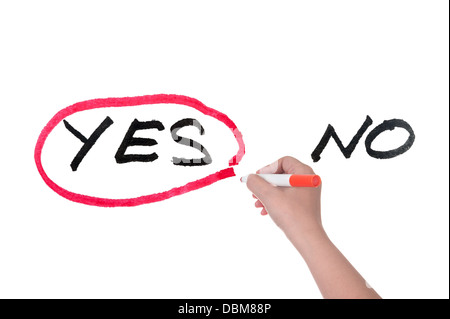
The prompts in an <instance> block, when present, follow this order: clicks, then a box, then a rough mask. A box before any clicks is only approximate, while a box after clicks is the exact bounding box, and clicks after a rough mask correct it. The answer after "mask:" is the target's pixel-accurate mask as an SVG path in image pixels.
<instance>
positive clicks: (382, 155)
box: [365, 119, 416, 159]
mask: <svg viewBox="0 0 450 319" xmlns="http://www.w3.org/2000/svg"><path fill="white" fill-rule="evenodd" d="M396 127H401V128H404V129H405V130H406V131H408V133H409V137H408V139H407V140H406V142H405V143H404V144H403V145H402V146H400V147H398V148H396V149H393V150H390V151H375V150H373V149H372V142H373V141H374V140H375V139H376V138H377V137H378V135H380V134H381V133H383V132H384V131H386V130H390V131H392V130H393V129H394V128H396ZM415 138H416V136H415V135H414V131H413V129H412V127H411V126H410V125H409V124H408V123H406V122H405V121H403V120H398V119H392V120H388V121H384V122H383V123H381V124H380V125H378V126H377V127H375V128H374V129H373V130H372V131H371V132H370V133H369V134H368V135H367V137H366V143H365V144H366V151H367V154H369V155H370V156H372V157H374V158H379V159H387V158H393V157H396V156H398V155H401V154H403V153H405V152H406V151H407V150H409V149H410V148H411V146H412V145H413V143H414V140H415Z"/></svg>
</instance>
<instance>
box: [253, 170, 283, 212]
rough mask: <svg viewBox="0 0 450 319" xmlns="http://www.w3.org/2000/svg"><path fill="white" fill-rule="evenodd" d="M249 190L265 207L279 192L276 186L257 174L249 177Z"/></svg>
mask: <svg viewBox="0 0 450 319" xmlns="http://www.w3.org/2000/svg"><path fill="white" fill-rule="evenodd" d="M247 188H248V189H249V190H250V191H251V192H252V193H253V194H255V196H256V197H258V199H259V200H260V201H261V202H262V203H263V204H265V205H266V204H268V202H270V198H271V197H272V196H273V194H274V193H276V192H278V189H277V188H276V187H275V186H273V185H272V184H270V183H268V182H266V181H265V180H264V179H263V178H261V177H259V176H258V175H255V174H250V175H248V177H247Z"/></svg>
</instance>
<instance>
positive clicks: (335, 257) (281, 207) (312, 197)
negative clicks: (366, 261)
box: [247, 156, 380, 299]
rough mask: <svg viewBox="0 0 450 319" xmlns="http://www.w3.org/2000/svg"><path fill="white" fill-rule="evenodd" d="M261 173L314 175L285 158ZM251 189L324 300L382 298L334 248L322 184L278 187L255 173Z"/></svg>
mask: <svg viewBox="0 0 450 319" xmlns="http://www.w3.org/2000/svg"><path fill="white" fill-rule="evenodd" d="M256 173H257V174H314V171H313V170H312V168H311V167H309V166H308V165H305V164H303V163H302V162H300V161H298V160H297V159H295V158H293V157H289V156H287V157H283V158H281V159H279V160H278V161H276V162H274V163H272V164H270V165H268V166H265V167H263V168H262V169H260V170H258V171H257V172H256ZM247 187H248V189H249V190H250V191H251V192H252V193H253V197H254V198H255V199H256V203H255V206H256V207H258V208H261V215H267V214H269V215H270V217H271V218H272V219H273V221H274V222H275V224H276V225H278V227H280V228H281V230H282V231H283V232H284V233H285V235H286V237H287V238H288V239H289V240H290V241H291V242H292V244H293V245H294V247H295V248H296V249H297V250H298V252H299V253H300V254H301V255H302V257H303V259H304V260H305V262H306V264H307V265H308V267H309V269H310V271H311V274H312V275H313V277H314V280H315V281H316V283H317V286H318V287H319V289H320V291H321V293H322V296H323V297H324V298H335V299H344V298H348V299H356V298H361V299H369V298H373V299H379V298H380V296H379V295H378V294H377V293H376V292H375V290H374V289H373V288H371V287H370V286H369V285H368V284H367V282H366V281H365V280H364V278H363V277H362V276H361V275H360V274H359V273H358V272H357V271H356V269H355V268H354V267H353V266H352V265H351V264H350V262H349V261H348V260H347V259H346V258H345V256H344V255H343V254H342V253H341V252H340V251H339V250H338V249H337V248H336V246H334V244H333V243H332V242H331V240H330V239H329V238H328V236H327V234H326V233H325V230H324V228H323V226H322V219H321V207H320V202H321V198H320V197H321V190H322V185H320V186H319V187H317V188H312V187H277V186H273V185H271V184H269V183H268V182H266V181H265V180H264V179H262V178H261V177H259V176H257V175H255V174H251V175H249V176H248V179H247Z"/></svg>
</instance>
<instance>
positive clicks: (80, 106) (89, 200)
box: [34, 94, 245, 207]
mask: <svg viewBox="0 0 450 319" xmlns="http://www.w3.org/2000/svg"><path fill="white" fill-rule="evenodd" d="M161 103H170V104H181V105H185V106H189V107H192V108H194V109H196V110H197V111H200V112H202V113H203V114H205V115H209V116H211V117H213V118H215V119H217V120H219V121H221V122H222V123H224V124H225V125H226V126H228V127H229V128H230V130H231V131H232V132H233V135H234V137H235V138H236V141H237V143H238V145H239V150H238V152H237V154H236V155H235V156H233V158H232V159H231V160H230V161H229V166H234V165H237V164H239V162H240V160H241V159H242V157H243V156H244V154H245V146H244V141H243V139H242V134H241V132H240V131H239V130H238V128H237V127H236V125H235V124H234V122H233V121H231V120H230V119H229V118H228V116H226V115H225V114H223V113H221V112H219V111H216V110H214V109H212V108H210V107H207V106H206V105H204V104H203V103H202V102H200V101H198V100H196V99H194V98H191V97H187V96H183V95H174V94H156V95H144V96H136V97H122V98H106V99H94V100H89V101H84V102H79V103H75V104H73V105H71V106H68V107H66V108H64V109H62V110H61V111H59V112H58V113H56V115H55V116H54V117H53V118H52V119H51V120H50V122H48V123H47V125H46V126H45V127H44V129H43V130H42V132H41V134H40V135H39V138H38V141H37V143H36V148H35V151H34V160H35V162H36V166H37V169H38V171H39V174H40V175H41V177H42V179H43V180H44V182H45V183H46V184H47V185H48V186H49V187H50V188H51V189H52V190H54V191H55V192H56V193H58V194H59V195H61V196H62V197H64V198H66V199H69V200H71V201H74V202H78V203H82V204H87V205H93V206H101V207H118V206H121V207H130V206H138V205H142V204H148V203H153V202H158V201H162V200H165V199H168V198H170V197H172V196H177V195H182V194H185V193H187V192H190V191H193V190H196V189H199V188H202V187H205V186H208V185H211V184H213V183H215V182H217V181H219V180H221V179H225V178H228V177H233V176H236V174H235V173H234V169H233V168H232V167H228V168H226V169H223V170H221V171H218V172H216V173H214V174H211V175H208V176H206V177H204V178H202V179H199V180H196V181H193V182H190V183H187V184H186V185H184V186H181V187H176V188H173V189H171V190H168V191H165V192H162V193H157V194H151V195H144V196H140V197H135V198H125V199H110V198H100V197H93V196H87V195H82V194H76V193H73V192H70V191H68V190H66V189H64V188H62V187H60V186H59V185H57V184H56V183H55V182H53V181H52V180H51V179H50V178H49V177H48V176H47V174H46V173H45V171H44V168H43V167H42V161H41V154H42V148H43V147H44V144H45V141H46V139H47V137H48V135H49V134H50V132H51V131H52V130H53V129H54V128H55V127H56V125H58V123H60V122H61V121H62V120H63V119H65V118H66V117H68V116H69V115H72V114H74V113H77V112H81V111H86V110H92V109H98V108H107V107H127V106H137V105H146V104H161Z"/></svg>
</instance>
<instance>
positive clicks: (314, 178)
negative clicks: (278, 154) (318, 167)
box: [241, 174, 321, 187]
mask: <svg viewBox="0 0 450 319" xmlns="http://www.w3.org/2000/svg"><path fill="white" fill-rule="evenodd" d="M256 175H258V176H260V177H262V178H263V179H265V180H266V181H267V182H269V183H270V184H272V185H275V186H284V187H318V186H319V185H320V183H321V180H320V176H319V175H297V174H256ZM247 178H248V175H247V176H244V177H242V178H241V182H242V183H247Z"/></svg>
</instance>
